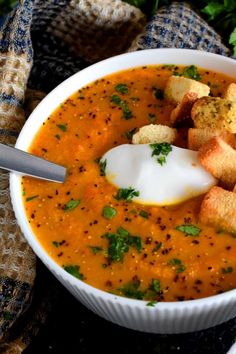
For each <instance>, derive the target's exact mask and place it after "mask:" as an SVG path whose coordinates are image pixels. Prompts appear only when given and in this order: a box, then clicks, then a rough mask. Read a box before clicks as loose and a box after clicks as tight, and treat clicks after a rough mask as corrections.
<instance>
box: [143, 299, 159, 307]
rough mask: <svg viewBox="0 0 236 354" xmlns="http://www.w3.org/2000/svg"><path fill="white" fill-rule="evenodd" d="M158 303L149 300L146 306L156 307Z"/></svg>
mask: <svg viewBox="0 0 236 354" xmlns="http://www.w3.org/2000/svg"><path fill="white" fill-rule="evenodd" d="M156 304H158V301H156V300H153V301H149V302H148V303H147V304H146V306H150V307H155V306H156Z"/></svg>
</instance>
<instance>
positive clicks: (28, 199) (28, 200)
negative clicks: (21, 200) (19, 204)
mask: <svg viewBox="0 0 236 354" xmlns="http://www.w3.org/2000/svg"><path fill="white" fill-rule="evenodd" d="M35 198H38V195H32V196H31V197H28V198H26V200H25V201H26V202H30V201H31V200H33V199H35Z"/></svg>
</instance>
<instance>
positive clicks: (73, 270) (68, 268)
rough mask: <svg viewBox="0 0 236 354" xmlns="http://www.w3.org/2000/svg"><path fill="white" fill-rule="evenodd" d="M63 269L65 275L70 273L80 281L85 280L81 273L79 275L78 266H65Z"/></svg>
mask: <svg viewBox="0 0 236 354" xmlns="http://www.w3.org/2000/svg"><path fill="white" fill-rule="evenodd" d="M63 268H64V269H65V271H66V272H67V273H70V274H71V275H73V276H74V277H76V278H78V279H80V280H83V279H85V277H84V275H83V274H82V273H80V266H78V265H67V266H63Z"/></svg>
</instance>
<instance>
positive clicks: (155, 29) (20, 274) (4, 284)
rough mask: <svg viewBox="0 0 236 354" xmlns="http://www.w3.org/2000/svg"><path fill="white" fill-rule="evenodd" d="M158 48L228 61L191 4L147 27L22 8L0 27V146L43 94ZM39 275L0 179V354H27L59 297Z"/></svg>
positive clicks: (60, 4)
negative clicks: (118, 59)
mask: <svg viewBox="0 0 236 354" xmlns="http://www.w3.org/2000/svg"><path fill="white" fill-rule="evenodd" d="M32 43H33V48H34V61H33V67H32V71H31V73H30V69H31V66H32V60H33V59H32V58H33V51H32ZM160 47H178V48H193V49H199V50H205V51H210V52H214V53H218V54H222V55H230V51H229V50H228V49H227V48H226V47H225V46H224V45H223V43H222V41H221V38H220V36H219V35H218V34H217V33H216V32H215V31H214V30H213V29H212V28H211V27H209V26H208V24H207V23H206V22H205V21H204V20H203V19H202V18H201V17H200V16H199V15H198V14H197V13H196V12H194V11H193V10H192V9H191V7H190V6H189V5H187V4H186V3H182V2H180V3H172V4H171V5H170V6H168V7H163V8H161V9H160V10H159V11H158V12H157V14H156V15H155V16H153V18H151V19H150V21H149V22H148V23H147V22H146V19H145V16H144V14H143V13H142V12H141V11H140V10H138V9H137V8H135V7H133V6H130V5H128V4H127V3H124V2H122V1H121V0H70V1H69V0H41V1H40V0H35V1H30V0H21V1H20V3H19V4H18V5H17V7H16V8H15V10H14V11H13V12H12V13H11V14H10V15H9V16H7V17H6V18H5V19H4V20H3V19H2V20H1V19H0V142H3V143H7V144H14V143H15V139H16V137H17V134H18V133H19V131H20V129H21V128H22V125H23V124H24V121H25V112H26V113H27V116H28V114H29V113H30V112H31V111H32V109H33V108H34V107H35V106H36V105H37V103H38V102H39V101H40V100H41V99H42V98H43V96H44V93H47V92H49V91H50V90H51V89H53V88H54V87H55V86H56V85H58V84H59V83H60V82H62V81H63V80H64V79H66V78H68V77H69V76H70V75H72V74H74V73H75V72H77V71H79V70H81V69H83V68H84V67H86V66H88V65H89V63H92V62H96V61H98V60H101V59H104V58H106V57H110V56H113V55H116V54H120V53H122V52H124V51H133V50H141V49H147V48H160ZM29 73H30V77H29V80H28V76H29ZM27 80H28V88H30V90H27V91H26V84H27ZM35 90H37V91H35ZM25 98H26V100H25V105H24V106H23V102H24V99H25ZM23 108H24V109H23ZM24 110H25V111H24ZM35 269H36V266H35V256H34V254H33V253H32V251H31V249H30V248H29V246H28V245H27V243H26V241H25V239H24V237H23V235H22V234H21V232H20V230H19V228H18V226H17V224H16V221H15V218H14V215H13V211H12V207H11V204H10V198H9V190H8V173H6V172H0V352H1V353H21V352H22V351H23V349H24V348H26V347H27V345H28V344H29V342H30V340H31V338H32V337H33V336H34V335H36V334H37V331H38V329H39V328H40V326H41V325H42V323H44V322H45V320H46V314H47V312H48V311H49V310H50V308H51V306H52V304H53V302H54V300H52V299H55V297H56V296H57V291H58V290H57V289H58V286H57V285H55V283H56V282H53V284H54V286H53V287H52V285H51V283H50V282H48V283H47V286H46V287H47V289H45V287H42V286H41V284H45V280H44V279H45V278H47V275H46V273H47V272H45V270H44V271H42V267H40V271H39V274H38V278H37V281H36V284H34V279H35ZM44 272H45V273H44ZM42 274H43V276H42ZM44 276H45V278H44ZM54 287H55V289H54ZM32 288H34V290H35V291H34V293H33V302H32V303H31V305H30V299H31V297H32V296H31V294H32ZM58 296H59V295H58ZM29 305H30V306H29ZM28 307H29V308H28ZM27 308H28V310H27ZM23 313H24V316H23V317H22V314H23ZM91 316H92V315H91ZM231 324H232V322H231ZM13 325H14V326H13ZM206 333H207V332H206ZM201 336H202V334H201ZM206 336H207V334H206ZM196 338H197V337H196ZM199 338H200V335H199ZM196 340H197V339H196ZM232 341H233V338H232ZM230 344H231V343H228V344H227V345H228V346H229V345H230Z"/></svg>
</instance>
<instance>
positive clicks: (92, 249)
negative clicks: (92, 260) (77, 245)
mask: <svg viewBox="0 0 236 354" xmlns="http://www.w3.org/2000/svg"><path fill="white" fill-rule="evenodd" d="M89 248H90V249H91V251H92V252H93V254H97V253H99V252H101V251H103V248H102V247H100V246H89Z"/></svg>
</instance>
